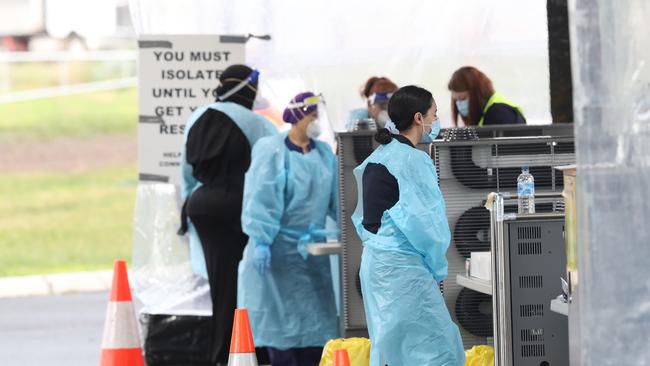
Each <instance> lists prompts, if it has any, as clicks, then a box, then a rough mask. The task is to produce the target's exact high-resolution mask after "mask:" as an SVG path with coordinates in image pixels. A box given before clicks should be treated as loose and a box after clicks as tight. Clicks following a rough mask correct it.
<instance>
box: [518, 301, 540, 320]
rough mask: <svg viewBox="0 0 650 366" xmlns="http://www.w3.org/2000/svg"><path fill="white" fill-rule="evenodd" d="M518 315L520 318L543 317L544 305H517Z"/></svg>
mask: <svg viewBox="0 0 650 366" xmlns="http://www.w3.org/2000/svg"><path fill="white" fill-rule="evenodd" d="M519 315H520V316H521V317H522V318H535V317H542V316H544V304H532V305H519Z"/></svg>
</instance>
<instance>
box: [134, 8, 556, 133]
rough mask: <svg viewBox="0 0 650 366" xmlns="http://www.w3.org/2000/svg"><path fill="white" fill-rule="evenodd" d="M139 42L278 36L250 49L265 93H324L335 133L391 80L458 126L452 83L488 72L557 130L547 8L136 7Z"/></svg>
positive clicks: (535, 118)
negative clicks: (422, 95) (156, 37)
mask: <svg viewBox="0 0 650 366" xmlns="http://www.w3.org/2000/svg"><path fill="white" fill-rule="evenodd" d="M130 9H131V14H132V18H133V23H134V26H135V30H136V33H137V34H206V33H207V34H249V33H253V34H270V35H271V36H272V37H273V38H272V40H271V41H268V42H265V41H260V40H256V39H252V40H250V41H249V42H248V44H247V50H246V51H247V62H248V63H249V64H250V65H252V66H254V67H257V68H259V69H261V70H262V79H263V81H264V82H265V83H266V86H265V87H266V88H268V89H271V90H266V91H265V94H266V95H269V96H270V99H271V101H272V102H273V104H274V105H276V106H278V107H279V108H284V106H285V105H286V103H287V102H288V101H289V99H290V98H291V97H292V96H293V95H295V94H296V93H298V92H300V91H302V90H305V89H314V90H316V91H320V92H323V94H324V95H325V97H326V99H327V102H328V110H329V115H330V118H331V120H332V124H333V127H334V129H336V130H338V129H342V128H344V126H345V122H346V117H347V114H348V111H349V110H350V109H353V108H359V107H364V106H365V101H363V100H362V99H361V97H360V96H359V88H360V87H361V86H362V84H364V83H365V81H366V80H367V79H368V77H370V76H373V75H383V76H387V77H389V78H391V79H393V80H394V81H395V82H396V83H398V84H399V85H406V84H418V85H421V86H423V87H425V88H428V89H429V90H431V92H432V93H433V95H434V97H435V98H436V100H437V102H438V107H439V115H440V116H441V120H442V124H443V126H450V125H451V121H450V118H451V113H450V105H451V103H450V94H449V92H448V91H447V82H448V80H449V78H450V76H451V74H452V72H453V71H454V70H455V69H457V68H458V67H460V66H463V65H473V66H476V67H478V68H479V69H481V70H483V71H484V72H485V73H486V74H487V75H488V76H489V77H490V78H491V79H492V81H493V82H494V84H495V87H496V89H497V90H499V91H500V92H502V93H503V94H505V95H506V96H508V97H509V98H510V99H512V100H513V101H515V102H517V103H519V104H520V105H521V106H522V107H523V108H524V111H525V113H526V117H527V118H528V120H529V121H531V122H544V121H546V122H549V121H550V109H549V72H548V51H547V45H548V42H547V25H546V1H545V0H534V1H519V0H500V1H492V2H487V1H479V0H457V1H445V0H419V1H418V0H405V1H401V2H399V4H396V3H395V2H394V1H392V0H376V1H372V2H371V1H356V2H350V1H342V0H333V1H295V0H292V1H267V0H237V1H225V0H220V1H218V0H186V1H177V0H131V1H130Z"/></svg>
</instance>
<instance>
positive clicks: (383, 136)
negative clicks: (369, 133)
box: [375, 128, 393, 145]
mask: <svg viewBox="0 0 650 366" xmlns="http://www.w3.org/2000/svg"><path fill="white" fill-rule="evenodd" d="M392 139H393V136H391V134H390V132H389V131H388V129H387V128H380V129H379V130H377V133H375V141H377V142H379V143H380V144H382V145H387V144H389V143H390V142H391V140H392Z"/></svg>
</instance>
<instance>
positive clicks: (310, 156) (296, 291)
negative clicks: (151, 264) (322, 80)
mask: <svg viewBox="0 0 650 366" xmlns="http://www.w3.org/2000/svg"><path fill="white" fill-rule="evenodd" d="M319 104H320V105H321V106H322V104H323V101H322V97H320V96H316V95H314V94H313V93H310V92H307V93H301V94H298V95H297V96H295V97H294V98H293V99H292V100H291V101H290V103H289V105H288V106H287V108H286V109H285V110H284V114H283V119H284V121H285V122H287V123H290V124H291V130H289V132H288V133H283V134H280V135H278V136H273V137H269V138H266V139H262V140H260V141H259V142H258V143H257V144H256V145H255V147H254V149H253V158H252V163H251V167H250V169H249V170H248V172H247V173H246V180H245V184H244V204H243V211H242V229H243V230H244V232H245V233H246V234H248V236H249V238H250V239H249V241H248V245H247V246H246V249H245V250H244V258H243V259H242V261H241V263H240V265H239V289H238V295H239V296H238V304H239V307H246V308H248V311H249V314H250V317H251V325H252V330H253V338H254V341H255V345H256V346H260V347H264V346H266V347H269V348H268V350H269V357H270V359H271V364H272V365H273V366H278V365H296V366H298V365H300V366H309V365H318V363H319V361H320V357H321V353H322V347H323V346H324V345H325V342H327V341H328V340H329V339H332V338H336V336H337V330H338V328H337V316H336V304H335V301H334V291H333V288H332V276H331V272H330V262H329V258H328V257H327V256H318V257H315V256H309V255H308V254H307V251H306V244H307V243H309V242H314V241H323V240H324V239H325V238H324V236H325V235H326V234H327V233H325V232H324V228H325V220H326V217H327V216H330V217H331V218H333V219H334V220H336V216H337V202H338V196H337V179H336V159H335V156H334V154H333V153H332V150H331V148H330V146H329V145H327V144H326V143H324V142H322V141H319V140H317V139H316V138H317V137H318V131H319V130H318V126H319V125H318V123H317V122H316V120H317V119H318V117H319V113H318V106H319Z"/></svg>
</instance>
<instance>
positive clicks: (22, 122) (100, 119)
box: [0, 88, 138, 143]
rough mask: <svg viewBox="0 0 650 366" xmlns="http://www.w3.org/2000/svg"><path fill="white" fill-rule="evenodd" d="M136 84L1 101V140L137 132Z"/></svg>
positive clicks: (44, 138) (28, 139)
mask: <svg viewBox="0 0 650 366" xmlns="http://www.w3.org/2000/svg"><path fill="white" fill-rule="evenodd" d="M137 111H138V103H137V91H136V89H135V88H131V89H123V90H116V91H107V92H97V93H89V94H79V95H69V96H64V97H57V98H50V99H42V100H36V101H30V102H20V103H11V104H4V105H1V104H0V143H2V142H10V141H30V140H46V139H52V138H56V137H63V136H65V137H86V136H92V135H101V134H111V133H135V131H136V129H137V126H138V123H137V113H138V112H137Z"/></svg>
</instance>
